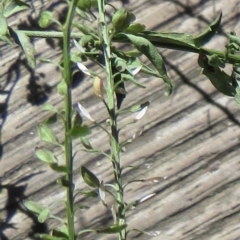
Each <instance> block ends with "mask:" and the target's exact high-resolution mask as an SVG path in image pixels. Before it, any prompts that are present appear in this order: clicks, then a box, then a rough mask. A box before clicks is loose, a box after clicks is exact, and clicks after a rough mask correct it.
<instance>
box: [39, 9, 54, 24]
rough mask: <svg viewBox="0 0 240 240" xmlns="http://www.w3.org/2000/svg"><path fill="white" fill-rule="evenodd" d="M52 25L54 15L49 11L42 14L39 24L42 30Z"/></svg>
mask: <svg viewBox="0 0 240 240" xmlns="http://www.w3.org/2000/svg"><path fill="white" fill-rule="evenodd" d="M51 23H52V13H51V12H49V11H44V12H42V13H41V16H40V19H39V21H38V24H39V26H40V27H41V28H46V27H48V26H49V25H50V24H51Z"/></svg>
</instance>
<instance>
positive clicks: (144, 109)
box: [134, 106, 148, 122]
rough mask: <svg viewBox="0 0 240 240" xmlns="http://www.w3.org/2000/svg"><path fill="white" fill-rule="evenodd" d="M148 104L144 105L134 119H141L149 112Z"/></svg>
mask: <svg viewBox="0 0 240 240" xmlns="http://www.w3.org/2000/svg"><path fill="white" fill-rule="evenodd" d="M147 109H148V106H145V107H143V108H142V109H141V110H140V111H139V112H137V113H136V114H135V117H134V121H135V122H137V121H138V120H139V119H141V118H142V117H143V116H144V115H145V114H146V112H147Z"/></svg>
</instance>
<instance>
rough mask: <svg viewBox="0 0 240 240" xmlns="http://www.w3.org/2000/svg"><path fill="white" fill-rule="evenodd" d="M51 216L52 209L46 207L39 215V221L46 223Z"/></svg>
mask: <svg viewBox="0 0 240 240" xmlns="http://www.w3.org/2000/svg"><path fill="white" fill-rule="evenodd" d="M49 216H50V210H49V209H48V208H45V209H44V210H42V211H41V212H40V213H39V215H38V221H39V222H40V223H44V222H45V221H46V220H47V219H48V217H49Z"/></svg>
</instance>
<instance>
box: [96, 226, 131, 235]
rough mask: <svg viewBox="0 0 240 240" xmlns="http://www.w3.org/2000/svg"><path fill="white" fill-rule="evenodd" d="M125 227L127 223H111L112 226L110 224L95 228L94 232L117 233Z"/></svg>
mask: <svg viewBox="0 0 240 240" xmlns="http://www.w3.org/2000/svg"><path fill="white" fill-rule="evenodd" d="M126 227H127V224H122V225H113V226H111V227H109V228H105V229H99V230H96V232H98V233H107V234H112V233H119V232H121V231H122V230H123V229H125V228H126Z"/></svg>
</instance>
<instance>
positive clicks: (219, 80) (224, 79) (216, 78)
mask: <svg viewBox="0 0 240 240" xmlns="http://www.w3.org/2000/svg"><path fill="white" fill-rule="evenodd" d="M198 64H199V66H200V67H202V68H203V69H202V74H204V75H205V76H206V77H207V78H208V79H209V80H210V81H211V83H212V84H213V86H214V87H215V88H216V89H217V90H218V91H219V92H221V93H223V94H225V95H227V96H231V97H233V96H234V95H235V93H236V91H235V88H234V87H233V85H232V78H231V77H230V76H229V75H228V74H226V73H225V72H224V71H222V70H221V69H220V68H219V67H215V66H211V65H209V63H208V58H207V56H206V55H205V54H203V53H200V54H199V57H198Z"/></svg>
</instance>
